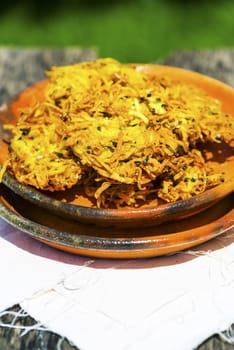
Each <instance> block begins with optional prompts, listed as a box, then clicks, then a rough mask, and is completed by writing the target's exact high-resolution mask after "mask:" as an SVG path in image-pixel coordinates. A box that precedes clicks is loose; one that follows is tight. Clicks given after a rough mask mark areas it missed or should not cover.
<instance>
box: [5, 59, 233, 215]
mask: <svg viewBox="0 0 234 350" xmlns="http://www.w3.org/2000/svg"><path fill="white" fill-rule="evenodd" d="M47 76H48V84H47V86H46V88H45V91H44V100H43V101H42V102H40V103H39V102H36V101H35V103H33V104H32V105H31V106H30V107H28V108H26V109H24V110H23V111H22V112H21V115H20V118H19V120H18V124H17V126H16V127H15V128H13V137H12V140H11V143H10V149H9V160H8V164H7V170H8V171H10V172H11V173H12V174H14V176H15V177H16V178H17V180H18V181H20V182H21V183H24V184H29V185H31V186H34V187H36V188H37V189H40V190H46V191H64V190H66V189H69V188H71V187H73V186H74V185H79V186H81V187H82V188H83V190H84V191H85V194H86V195H87V196H88V197H90V198H92V200H93V201H94V202H95V205H96V206H98V207H104V208H120V207H123V206H130V207H138V206H141V205H144V204H147V203H148V202H149V201H155V203H156V204H157V202H158V200H160V201H161V200H163V201H165V202H174V201H177V200H180V199H187V198H190V197H191V196H194V195H196V194H198V193H201V192H203V191H205V190H206V189H207V188H209V187H211V186H215V185H217V184H219V183H220V182H221V181H222V176H221V175H220V174H213V173H210V172H209V171H210V170H209V169H208V168H207V166H206V161H205V159H204V157H203V155H202V153H201V151H200V150H199V149H198V145H199V144H201V143H206V142H208V141H209V142H221V141H225V142H230V141H231V140H232V139H233V132H232V130H233V117H232V116H230V115H227V114H225V113H223V112H222V106H221V104H220V102H219V101H217V100H216V99H214V98H212V97H210V96H207V94H206V93H205V92H204V91H202V90H200V89H198V88H196V87H194V86H190V85H186V84H183V83H180V82H175V81H171V80H170V79H169V78H167V77H165V78H159V77H157V75H155V74H154V75H153V74H146V73H145V72H144V71H142V70H138V69H137V68H135V67H134V66H131V65H124V64H121V63H119V62H117V61H115V60H113V59H100V60H97V61H95V62H86V63H81V64H75V65H70V66H65V67H53V68H52V69H51V70H50V71H49V72H47Z"/></svg>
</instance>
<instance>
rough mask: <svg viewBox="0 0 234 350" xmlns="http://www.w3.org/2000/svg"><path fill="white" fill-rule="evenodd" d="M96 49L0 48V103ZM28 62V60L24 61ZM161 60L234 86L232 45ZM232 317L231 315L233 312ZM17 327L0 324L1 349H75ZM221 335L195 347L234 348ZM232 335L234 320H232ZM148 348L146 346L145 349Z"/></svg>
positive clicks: (7, 318) (23, 320)
mask: <svg viewBox="0 0 234 350" xmlns="http://www.w3.org/2000/svg"><path fill="white" fill-rule="evenodd" d="M95 57H96V53H95V52H94V51H92V50H82V49H79V48H78V49H72V50H71V49H67V50H48V49H47V50H30V49H29V50H25V49H6V48H0V104H2V103H4V102H5V101H7V100H8V99H9V98H11V97H12V96H14V95H15V94H16V93H17V92H18V91H20V90H21V89H23V88H24V87H25V86H27V85H28V84H31V83H33V82H34V81H37V80H39V79H41V78H42V76H43V71H44V70H45V69H47V68H49V67H50V66H51V65H59V64H70V63H72V62H76V61H77V62H78V61H82V60H92V59H94V58H95ZM25 62H27V64H25ZM156 63H162V64H167V65H174V66H178V67H182V68H186V69H192V70H195V71H197V72H200V73H203V74H207V75H209V76H212V77H214V78H217V79H219V80H221V81H224V82H226V83H227V84H229V85H231V86H234V49H222V50H205V51H191V52H189V51H184V52H177V53H175V54H174V55H171V56H170V57H168V58H166V59H165V60H164V61H161V62H158V61H156ZM19 310H20V306H19V305H13V306H12V307H11V308H10V309H8V310H7V311H14V312H18V311H19ZM13 318H14V316H13V315H12V314H10V313H9V314H7V313H6V314H5V315H2V316H0V324H9V323H11V322H12V320H13ZM233 319H234V315H233ZM14 324H15V326H17V327H18V328H10V327H3V326H0V350H27V349H33V350H34V349H35V350H53V349H60V350H76V349H77V347H75V346H73V345H72V344H70V343H69V341H68V340H67V339H66V338H62V337H61V336H60V335H58V334H55V333H53V332H49V331H47V330H31V331H29V332H28V333H26V334H25V335H24V336H20V335H21V333H22V329H21V327H27V326H32V325H35V324H36V321H35V320H34V319H33V318H31V317H30V316H26V317H25V315H23V316H18V317H17V318H16V320H15V321H14ZM225 335H227V333H225V332H224V334H223V336H220V335H213V336H212V337H210V338H209V339H207V340H206V341H205V342H204V343H203V344H201V345H200V346H199V347H198V348H197V350H233V349H234V342H233V343H232V344H231V343H230V342H229V341H227V339H226V340H225ZM233 337H234V324H233ZM146 350H147V349H146Z"/></svg>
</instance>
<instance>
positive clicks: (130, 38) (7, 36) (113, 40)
mask: <svg viewBox="0 0 234 350" xmlns="http://www.w3.org/2000/svg"><path fill="white" fill-rule="evenodd" d="M233 38H234V1H233V0H220V1H218V0H213V1H208V0H203V1H202V0H197V1H191V0H188V1H186V0H135V1H133V0H125V1H124V0H122V1H121V0H118V1H117V0H112V1H111V0H109V1H107V0H105V1H104V0H100V1H95V0H92V1H89V0H86V1H82V0H77V1H75V0H63V1H62V0H57V1H56V2H55V1H52V0H51V1H49V0H48V1H43V0H41V1H39V0H35V1H30V0H22V1H12V0H8V1H5V4H4V5H1V10H0V45H1V46H22V47H25V46H29V47H38V46H40V47H64V46H66V47H67V46H81V47H93V48H95V49H97V51H98V55H99V56H100V57H107V56H108V57H114V58H116V59H118V60H120V61H122V62H142V63H144V62H155V61H160V59H162V58H163V57H165V56H168V55H170V54H171V53H173V52H175V51H178V50H181V49H183V50H185V49H189V50H190V49H192V50H193V49H212V48H227V47H234V39H233Z"/></svg>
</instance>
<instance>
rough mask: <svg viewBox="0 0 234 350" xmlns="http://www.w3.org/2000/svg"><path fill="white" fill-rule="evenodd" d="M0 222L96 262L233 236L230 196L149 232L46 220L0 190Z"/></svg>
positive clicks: (50, 216) (33, 208) (38, 211)
mask: <svg viewBox="0 0 234 350" xmlns="http://www.w3.org/2000/svg"><path fill="white" fill-rule="evenodd" d="M0 216H1V217H2V218H3V219H4V220H5V221H7V222H8V223H10V224H11V225H12V226H14V227H16V228H18V229H19V230H21V231H23V232H25V233H26V234H28V235H29V236H31V237H32V238H34V239H36V240H39V241H41V242H43V243H44V244H46V245H49V246H51V247H54V248H57V249H60V250H63V251H66V252H70V253H73V254H79V255H85V256H92V257H98V258H113V259H131V258H133V259H136V258H148V257H155V256H160V255H166V254H172V253H176V252H179V251H182V250H185V249H188V248H191V247H194V246H197V245H199V244H201V243H204V242H206V241H208V240H211V239H212V238H215V237H217V236H219V235H221V234H224V233H230V234H231V233H233V232H234V209H233V195H232V194H231V195H229V196H227V197H225V198H223V199H222V200H220V201H219V202H218V203H217V204H215V205H213V206H212V208H210V209H207V210H205V211H203V212H202V213H199V214H197V215H194V216H192V217H190V218H186V219H182V220H180V221H173V222H171V223H164V224H161V225H157V226H154V227H144V226H139V227H135V228H134V227H131V228H127V227H122V228H119V227H114V228H113V227H111V228H110V227H101V226H96V225H88V224H83V223H80V222H78V221H75V220H67V219H63V218H61V217H58V216H56V215H53V214H51V213H50V212H49V211H48V210H46V209H43V208H40V207H37V206H35V205H33V204H31V203H30V202H29V201H27V200H25V199H23V198H22V197H20V196H18V195H17V194H15V193H14V192H12V191H11V190H10V189H9V188H7V187H6V186H4V185H3V184H1V185H0Z"/></svg>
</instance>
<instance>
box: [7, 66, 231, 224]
mask: <svg viewBox="0 0 234 350" xmlns="http://www.w3.org/2000/svg"><path fill="white" fill-rule="evenodd" d="M136 67H137V69H139V70H144V71H146V72H151V73H152V72H153V73H155V74H157V75H158V76H165V75H166V76H169V77H171V78H172V79H177V80H180V81H181V82H186V83H189V84H193V85H196V86H198V87H201V88H202V89H204V90H205V91H207V93H208V94H209V95H211V96H213V97H215V98H217V99H219V100H220V101H221V102H222V104H223V109H224V111H225V112H226V113H231V114H232V115H233V116H234V103H233V101H234V90H233V89H232V88H231V87H229V86H227V85H225V84H223V83H221V82H219V81H217V80H215V79H212V78H209V77H207V76H204V75H201V74H198V73H195V72H192V71H187V70H184V69H180V68H175V67H168V66H160V65H140V66H139V65H137V66H136ZM46 84H47V81H46V80H44V81H41V82H39V83H37V84H36V85H34V86H32V87H30V88H28V89H26V90H25V91H23V92H22V93H21V94H20V95H19V96H18V98H17V99H16V100H14V101H12V102H11V103H10V104H9V105H8V108H7V110H5V111H3V112H2V113H1V115H0V122H1V123H2V124H3V123H6V122H8V123H15V122H16V120H17V118H18V116H19V110H20V109H21V108H22V107H25V106H27V104H28V103H30V101H31V100H32V99H35V98H36V99H37V100H41V99H43V90H44V87H45V86H46ZM7 137H8V135H6V134H5V132H4V131H3V130H1V134H0V147H1V150H2V151H1V154H0V164H2V163H3V162H4V160H5V159H6V157H7V152H8V147H7V145H6V144H5V143H4V138H7ZM207 153H209V154H212V157H210V158H211V160H210V161H209V163H210V164H211V165H212V166H213V168H214V169H215V170H217V172H223V174H224V180H225V181H224V183H223V184H221V185H219V186H216V187H214V188H212V189H209V190H207V191H205V192H204V193H202V194H199V195H197V196H194V197H192V198H190V199H188V200H181V201H177V202H175V203H170V204H163V205H159V206H156V207H155V206H150V205H149V206H148V207H142V208H137V209H130V208H123V209H99V208H95V207H92V205H91V204H90V203H89V201H88V200H87V198H85V197H82V196H79V197H76V199H74V197H75V196H74V193H73V191H74V190H75V189H72V190H69V191H65V192H64V193H63V200H61V198H60V197H59V195H58V196H57V198H56V197H52V194H51V195H48V194H45V193H42V192H40V191H37V190H35V189H34V188H32V187H30V186H25V185H23V184H20V183H19V182H18V181H16V180H15V179H14V178H13V177H12V176H10V175H9V174H7V173H6V174H5V175H4V177H3V183H4V184H5V185H6V186H8V187H9V188H10V189H11V190H12V191H14V192H15V193H17V194H18V195H20V196H21V197H23V198H24V199H26V200H28V201H30V202H32V203H33V204H35V205H37V206H39V207H42V208H45V209H47V210H48V211H50V212H52V213H53V214H56V215H58V216H62V217H66V218H69V219H73V220H78V221H80V222H87V223H92V224H96V225H104V226H110V225H114V226H115V225H122V226H138V225H144V226H153V225H158V224H161V223H163V222H168V221H172V220H179V219H183V218H186V217H189V216H192V215H195V214H197V213H199V212H201V211H204V210H206V209H207V208H209V207H211V206H212V205H214V204H215V203H216V202H217V201H219V200H220V199H222V198H223V197H225V196H227V195H228V194H229V193H231V192H232V191H233V189H234V177H233V176H232V172H233V169H234V156H233V148H232V147H231V146H228V145H226V144H216V145H211V146H210V148H207Z"/></svg>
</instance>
